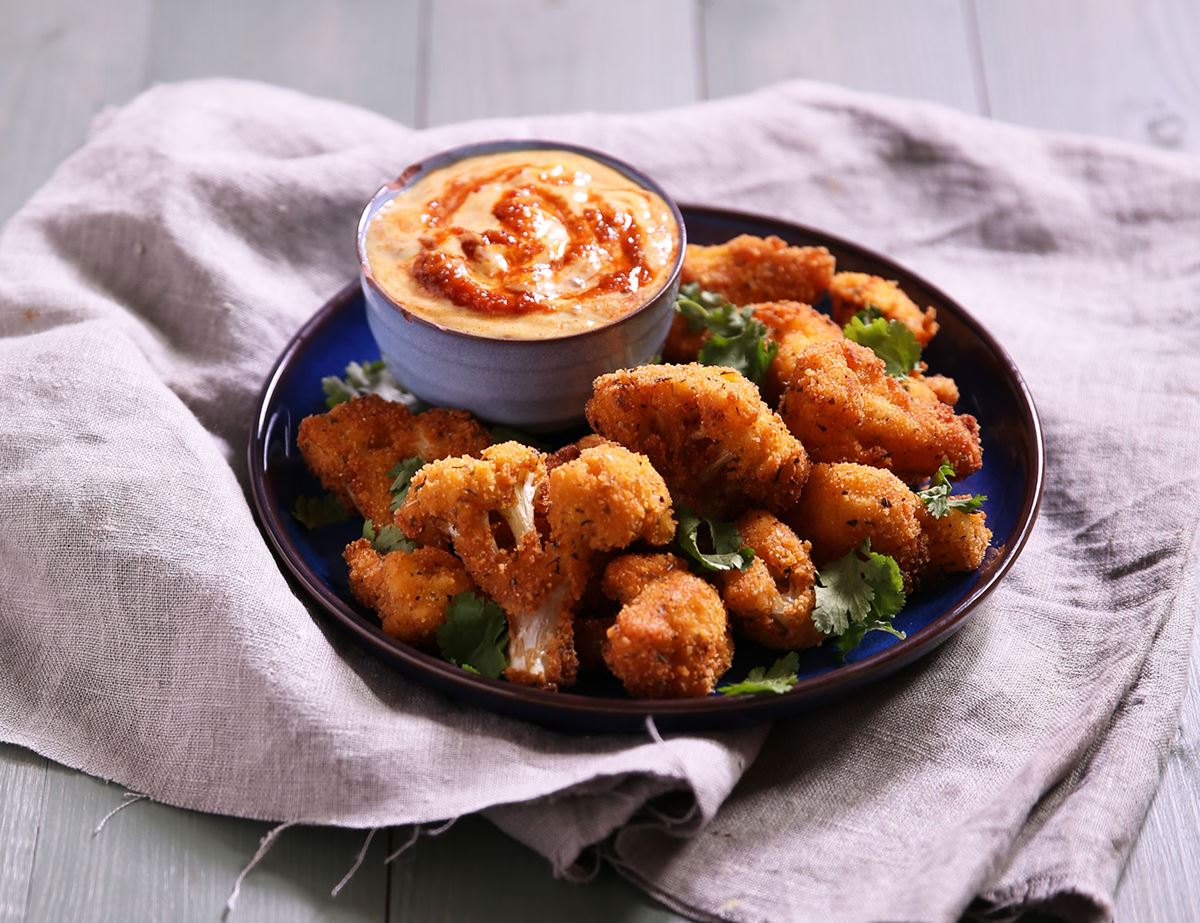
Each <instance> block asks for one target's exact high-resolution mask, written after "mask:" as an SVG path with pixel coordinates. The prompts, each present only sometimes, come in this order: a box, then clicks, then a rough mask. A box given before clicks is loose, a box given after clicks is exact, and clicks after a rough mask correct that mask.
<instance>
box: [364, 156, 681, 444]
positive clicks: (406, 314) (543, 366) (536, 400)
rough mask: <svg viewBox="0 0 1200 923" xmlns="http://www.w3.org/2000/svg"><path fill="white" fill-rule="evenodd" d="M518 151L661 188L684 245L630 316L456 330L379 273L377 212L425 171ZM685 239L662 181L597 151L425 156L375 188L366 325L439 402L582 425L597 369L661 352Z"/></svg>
mask: <svg viewBox="0 0 1200 923" xmlns="http://www.w3.org/2000/svg"><path fill="white" fill-rule="evenodd" d="M513 150H565V151H573V152H575V153H578V154H582V155H583V156H585V157H590V158H592V159H593V160H596V161H599V162H600V163H602V164H605V165H606V166H608V167H611V168H612V169H614V170H616V171H617V172H618V173H621V174H623V175H624V176H626V177H628V178H629V179H631V180H633V181H634V182H635V183H637V184H638V185H639V186H642V187H644V188H646V189H649V190H651V191H652V192H654V193H657V194H658V195H659V196H661V197H662V199H663V201H664V202H666V203H667V206H668V207H669V208H670V209H671V214H672V215H673V216H674V219H675V223H676V224H677V225H678V228H679V253H678V255H677V256H676V259H675V265H674V266H673V267H672V269H671V274H670V276H669V277H668V280H667V283H666V286H665V287H664V288H662V289H661V290H660V291H659V292H658V293H657V294H655V295H654V297H652V298H651V299H650V300H649V301H648V302H646V304H644V305H642V306H641V307H639V308H638V309H637V310H635V311H633V312H632V313H631V314H627V315H625V316H624V317H621V318H619V319H618V320H615V321H613V322H612V323H609V324H606V325H605V326H603V327H595V328H593V329H591V330H586V331H583V332H580V333H573V334H567V335H564V336H559V337H554V338H550V339H539V340H505V339H498V338H494V337H487V336H480V335H478V334H473V333H463V332H461V331H458V330H451V329H449V328H447V327H442V326H440V325H438V324H435V323H433V322H431V321H429V320H426V319H424V318H422V317H419V316H418V315H416V314H414V313H412V312H410V311H407V310H405V307H404V305H402V304H399V303H397V302H396V301H394V300H393V299H392V298H391V297H390V296H389V295H388V294H387V293H386V292H384V290H383V289H382V288H381V287H380V286H379V284H378V283H377V282H376V281H375V278H374V276H373V275H372V273H371V267H370V265H369V264H368V262H367V250H366V237H367V227H368V225H369V224H370V222H371V219H372V218H374V217H375V215H376V213H378V211H379V210H380V209H381V208H382V207H383V206H384V205H386V204H387V203H388V202H389V201H391V199H392V198H394V197H395V196H396V195H397V194H398V193H399V192H400V191H401V190H403V189H406V188H407V187H408V186H410V185H412V184H413V183H415V182H416V181H417V180H419V179H420V178H421V177H423V176H425V175H426V174H427V173H430V172H432V171H434V170H437V169H439V168H441V167H445V166H448V165H449V164H452V163H455V162H457V161H459V160H463V159H465V158H468V157H474V156H477V155H479V154H491V153H498V152H502V151H513ZM686 244H687V242H686V240H685V237H684V227H683V218H682V216H681V215H680V213H679V207H678V206H677V205H676V204H675V202H674V201H673V200H672V199H671V197H670V196H668V195H667V194H666V192H664V191H663V189H662V187H660V186H659V185H658V184H657V183H656V182H654V181H653V180H651V179H650V178H649V177H647V176H645V175H644V174H642V173H640V172H638V171H637V170H635V169H634V168H633V167H631V166H629V165H628V164H625V163H622V162H621V161H619V160H616V159H615V158H613V157H610V156H608V155H607V154H604V153H601V152H600V151H595V150H591V149H589V148H585V147H577V146H575V145H571V144H562V143H559V142H557V141H489V142H485V143H482V144H470V145H465V146H463V147H456V148H452V149H451V150H448V151H444V152H442V153H440V154H436V155H434V156H432V157H427V158H426V159H424V160H422V161H421V162H420V163H417V164H414V165H413V166H411V167H409V168H408V169H407V170H405V171H404V172H403V173H401V174H400V176H399V177H397V178H396V179H395V180H393V181H392V182H390V183H388V184H387V185H386V186H384V187H383V188H382V189H380V190H379V191H378V192H377V193H375V195H374V197H373V198H372V199H371V201H370V202H369V203H368V204H367V207H366V209H364V211H363V214H362V218H361V219H360V220H359V223H358V262H359V270H360V276H361V280H362V288H363V294H364V295H365V296H366V303H367V323H368V325H369V326H370V328H371V334H372V335H373V336H374V337H375V341H376V342H377V343H378V344H379V350H380V353H381V354H382V356H383V360H384V362H386V363H387V366H388V368H389V369H390V370H391V372H392V374H393V375H395V376H396V378H397V380H399V381H400V383H401V384H403V385H404V386H405V387H406V388H408V389H409V390H410V391H412V392H413V393H414V394H415V395H417V397H419V398H421V399H422V400H424V401H426V402H427V403H430V404H433V405H434V406H437V407H460V408H464V409H466V410H469V411H471V412H472V413H474V414H476V415H477V416H479V417H482V418H483V419H485V420H490V421H492V422H494V423H503V424H506V425H508V426H517V427H522V428H525V429H531V430H551V429H561V428H564V427H567V426H571V425H572V424H575V423H578V422H579V421H580V420H582V419H583V408H584V405H585V404H586V403H587V400H588V398H589V397H591V394H592V381H593V380H594V379H595V378H596V377H597V376H598V375H603V374H605V373H606V372H611V371H613V370H614V369H620V368H629V367H631V366H635V365H641V364H643V363H645V362H647V361H648V360H650V359H651V358H652V357H653V356H654V355H655V354H656V353H657V352H658V351H659V349H660V348H661V347H662V344H663V341H664V340H665V339H666V337H667V330H668V329H669V328H670V326H671V318H672V317H673V314H674V305H675V296H676V294H677V293H678V291H679V268H680V266H682V265H683V253H684V248H685V246H686Z"/></svg>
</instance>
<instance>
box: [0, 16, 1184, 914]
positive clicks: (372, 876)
mask: <svg viewBox="0 0 1200 923" xmlns="http://www.w3.org/2000/svg"><path fill="white" fill-rule="evenodd" d="M631 23H632V24H634V25H632V26H631ZM614 47H617V48H622V49H624V52H623V53H622V54H621V56H620V58H619V59H617V58H615V57H614V55H613V52H612V50H611V49H612V48H614ZM217 75H223V76H237V77H249V78H255V79H260V80H266V81H271V82H274V83H278V84H283V85H286V86H291V87H295V88H296V89H299V90H304V91H307V92H311V93H317V94H321V95H325V96H330V97H335V98H338V99H343V100H347V101H349V102H353V103H357V104H360V105H363V106H367V107H370V108H372V109H375V110H378V111H380V112H382V113H385V114H386V115H389V116H392V117H393V118H396V119H398V120H400V121H402V122H405V123H408V124H412V125H417V126H424V125H435V124H440V123H444V122H452V121H456V120H460V119H468V118H474V117H479V116H500V115H519V114H527V113H535V112H556V111H566V110H572V109H579V108H592V109H599V110H632V109H649V108H657V107H661V106H670V105H676V104H681V103H688V102H691V101H693V100H697V99H701V98H705V97H715V96H724V95H727V94H731V93H737V92H740V91H744V90H748V89H752V88H754V87H757V86H761V85H763V84H766V83H770V82H773V81H776V80H780V79H784V78H788V77H808V78H813V79H818V80H827V81H831V82H834V83H839V84H843V85H845V86H849V87H854V88H859V89H865V90H872V91H878V92H884V93H891V94H896V95H900V96H910V97H919V98H923V99H928V100H933V101H936V102H940V103H945V104H947V105H950V106H954V107H956V108H959V109H963V110H966V111H969V112H976V113H981V114H983V115H987V116H991V117H993V118H997V119H1003V120H1006V121H1011V122H1019V123H1022V124H1026V125H1033V126H1039V127H1044V128H1053V129H1062V130H1070V131H1082V132H1094V133H1098V134H1103V135H1110V136H1116V137H1121V138H1125V139H1128V140H1132V141H1135V142H1141V143H1144V144H1147V145H1155V146H1158V147H1162V148H1168V149H1174V150H1182V151H1191V152H1200V4H1198V3H1196V2H1195V0H1124V2H1123V0H910V2H907V3H903V4H900V3H891V2H884V0H877V2H871V0H791V2H789V0H753V2H733V0H604V2H594V0H593V2H588V0H505V2H498V0H491V2H489V0H391V2H389V0H262V2H257V0H210V2H193V0H102V2H92V0H34V2H30V0H0V221H2V220H4V219H6V218H7V217H8V216H9V215H10V214H12V212H14V211H15V210H16V209H17V208H18V207H19V206H20V204H21V203H22V202H23V201H24V200H25V199H26V198H27V197H28V196H29V194H30V193H32V192H33V190H34V189H35V188H37V187H38V186H39V185H40V184H41V183H42V182H43V181H44V180H45V179H46V178H47V177H48V176H49V175H50V173H51V172H52V171H53V169H54V167H55V165H56V164H57V163H58V162H59V161H60V160H61V159H62V158H63V157H65V156H66V155H67V154H69V153H70V152H71V151H72V150H73V149H74V148H75V147H76V146H78V145H79V144H80V143H81V141H82V140H83V138H84V136H85V133H86V130H87V126H88V123H89V121H90V120H91V118H92V117H93V116H94V115H95V114H96V113H97V112H98V111H99V110H100V109H101V108H103V107H104V106H106V105H109V104H113V103H121V102H124V101H126V100H128V99H129V98H130V97H131V96H133V95H134V94H135V93H137V92H138V91H139V90H141V89H142V88H144V87H146V86H148V85H150V84H153V83H156V82H160V81H168V80H179V79H184V78H192V77H205V76H217ZM0 602H2V601H0ZM1197 662H1200V653H1195V652H1194V656H1193V671H1192V672H1193V684H1192V687H1193V689H1194V686H1195V674H1196V669H1195V665H1196V663H1197ZM1198 725H1200V705H1198V702H1197V696H1196V693H1195V692H1194V691H1189V693H1188V697H1187V701H1186V703H1185V708H1184V719H1183V726H1182V730H1181V732H1180V734H1179V736H1178V738H1177V740H1176V745H1175V747H1174V748H1173V751H1172V754H1171V756H1170V759H1169V762H1168V765H1167V769H1166V775H1165V777H1164V782H1163V785H1162V788H1161V789H1160V791H1159V794H1158V797H1157V799H1156V800H1155V802H1154V805H1153V807H1152V809H1151V811H1150V814H1149V816H1148V818H1147V821H1146V825H1145V827H1144V829H1143V831H1142V835H1141V837H1140V839H1139V840H1138V842H1137V845H1136V847H1135V849H1134V852H1133V856H1132V858H1131V859H1130V862H1129V865H1128V867H1127V870H1126V873H1125V877H1124V879H1123V881H1122V884H1121V889H1120V892H1119V894H1118V918H1119V919H1122V920H1137V921H1177V920H1186V919H1195V918H1196V914H1197V908H1200V872H1198V869H1200V862H1198V861H1197V858H1198V850H1197V837H1198V834H1197V831H1200V773H1198V770H1197V742H1198V741H1200V730H1198ZM122 795H123V791H122V789H121V788H119V787H118V786H115V785H107V784H105V783H103V782H100V781H97V780H95V779H92V778H89V777H87V776H84V775H81V774H80V773H77V772H74V771H71V770H68V769H64V768H63V767H61V766H58V765H55V764H53V763H49V762H47V761H46V760H44V759H42V758H41V757H39V756H36V755H34V754H32V753H30V752H28V751H25V750H22V749H19V748H16V747H6V746H0V920H21V919H24V920H38V921H41V920H56V921H57V920H70V921H90V920H171V921H183V920H215V919H217V918H219V916H220V912H221V908H222V906H223V904H224V901H225V898H226V896H227V895H228V893H229V890H230V887H231V886H232V884H233V881H234V878H235V877H236V876H237V873H238V871H239V870H240V869H241V868H242V866H243V865H244V864H245V863H246V862H247V860H248V859H249V858H250V856H251V855H252V854H253V853H254V851H255V849H256V847H257V846H258V842H259V839H260V837H262V836H263V834H264V833H265V831H266V830H267V829H269V828H268V825H265V824H261V823H252V822H248V821H240V820H234V819H231V818H224V817H215V816H209V815H203V814H195V813H190V812H187V811H180V810H176V809H173V808H167V807H163V806H161V805H156V804H152V803H149V802H145V801H143V802H139V803H136V804H133V805H132V806H130V807H129V808H128V809H127V810H124V811H122V812H121V813H120V814H118V815H116V816H115V817H114V818H113V819H112V820H111V821H110V822H109V823H108V825H107V826H106V828H105V830H104V831H103V833H101V834H100V835H99V836H94V835H93V830H94V828H95V827H96V825H97V824H98V823H99V821H100V820H101V818H102V817H103V816H104V815H105V814H106V813H107V812H108V811H110V810H112V809H113V808H114V807H116V806H117V805H119V804H120V803H121V800H122ZM407 835H408V832H407V831H406V830H392V831H388V832H386V835H385V834H384V833H381V834H380V835H378V836H376V837H375V838H374V841H373V842H372V844H371V847H370V850H369V852H368V856H367V861H366V862H365V863H364V865H363V867H362V869H361V870H360V871H359V872H358V874H357V875H356V876H355V877H354V879H353V880H352V882H351V883H350V885H349V886H348V887H347V888H346V889H345V890H344V891H343V892H342V893H341V895H340V896H339V897H337V898H333V897H331V896H330V891H331V889H332V888H333V886H334V884H335V883H336V882H337V881H339V879H341V878H342V876H343V875H344V874H345V873H346V871H347V870H348V869H349V867H350V866H351V864H352V863H353V861H354V857H355V855H356V853H357V852H358V850H359V848H360V847H361V845H362V842H363V835H362V834H361V833H357V832H347V831H339V830H331V829H324V828H292V829H289V830H287V831H285V832H284V833H283V834H282V835H281V836H280V838H279V840H278V844H277V845H276V847H275V848H274V850H273V851H272V852H271V853H270V854H269V855H268V856H267V858H266V859H265V861H264V862H263V863H262V864H261V865H260V866H258V867H257V868H256V869H255V870H254V872H253V873H252V874H251V875H250V876H249V877H248V879H247V881H246V883H245V885H244V887H243V889H242V896H241V901H240V904H239V906H238V912H237V914H236V917H238V918H242V919H247V920H288V921H294V920H307V919H336V920H385V919H392V920H401V919H403V920H416V921H425V920H446V921H451V920H455V921H457V920H470V919H477V918H482V917H484V916H485V915H486V916H488V917H490V918H492V919H497V920H518V919H523V918H525V917H528V916H529V915H530V914H531V913H534V914H536V916H537V917H539V918H546V919H557V918H565V917H568V916H570V917H572V918H573V919H574V920H575V921H577V923H587V921H592V920H596V921H601V920H662V919H675V917H674V915H673V914H671V913H670V912H669V911H667V910H666V909H665V908H663V907H661V906H659V905H657V904H655V903H654V902H653V901H651V900H650V899H649V898H647V897H645V896H644V895H642V894H641V893H640V892H638V891H637V890H636V889H634V888H633V887H631V886H629V885H627V884H626V883H624V881H622V880H621V879H619V878H617V877H616V875H615V874H613V873H612V872H605V873H603V874H601V875H600V877H599V879H598V880H597V881H596V882H595V883H593V884H590V885H587V886H579V885H572V884H568V883H566V882H561V881H555V880H553V879H552V878H551V877H550V875H549V873H548V870H547V867H546V865H545V863H544V862H542V860H541V859H540V858H539V857H537V856H536V855H534V854H533V853H531V852H529V851H528V850H526V849H524V848H523V847H521V846H518V845H517V844H515V843H513V842H512V841H510V840H507V839H506V838H505V837H504V836H503V835H501V834H500V833H499V832H498V831H496V830H495V829H494V828H492V827H491V826H490V825H488V824H487V823H485V822H483V821H480V820H478V819H474V818H468V819H465V820H462V821H460V822H459V823H458V824H457V825H455V827H454V828H453V829H451V830H450V831H449V832H447V833H445V834H444V835H442V836H440V837H438V838H434V839H422V840H421V842H420V843H419V845H418V846H417V848H415V849H413V850H411V851H410V852H409V853H408V854H406V855H405V857H403V858H401V859H400V860H398V861H396V862H395V863H393V864H392V865H391V866H388V867H386V868H385V866H384V865H383V864H382V860H383V858H384V856H385V855H387V854H388V853H389V852H390V850H391V849H393V848H395V847H396V846H398V845H399V844H400V843H403V842H404V840H405V839H406V838H407Z"/></svg>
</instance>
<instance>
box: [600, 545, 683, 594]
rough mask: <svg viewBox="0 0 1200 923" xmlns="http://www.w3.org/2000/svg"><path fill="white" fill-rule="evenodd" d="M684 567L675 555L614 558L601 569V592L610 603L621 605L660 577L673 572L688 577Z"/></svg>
mask: <svg viewBox="0 0 1200 923" xmlns="http://www.w3.org/2000/svg"><path fill="white" fill-rule="evenodd" d="M687 569H688V567H687V563H686V562H685V561H684V560H683V558H681V557H679V556H678V555H674V554H670V553H665V554H626V555H622V556H621V557H619V558H614V559H613V560H612V561H610V562H609V564H608V567H606V568H604V580H603V581H602V582H601V584H600V589H601V590H602V591H603V593H604V595H605V596H607V597H608V598H609V599H612V600H615V601H616V602H619V603H621V604H622V605H624V604H625V603H628V602H632V601H633V600H634V598H635V597H636V596H637V595H638V594H639V593H641V592H642V590H644V589H646V587H648V586H649V585H650V584H651V583H653V582H654V581H655V580H657V579H658V578H659V577H665V576H666V575H667V574H669V573H672V572H673V571H679V572H681V573H687Z"/></svg>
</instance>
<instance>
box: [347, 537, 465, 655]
mask: <svg viewBox="0 0 1200 923" xmlns="http://www.w3.org/2000/svg"><path fill="white" fill-rule="evenodd" d="M343 557H344V558H345V559H346V564H347V565H348V567H349V568H350V592H351V593H353V594H354V598H355V599H357V600H358V601H359V602H360V603H362V604H363V605H364V606H367V607H368V608H371V609H374V610H375V611H376V613H378V615H379V619H380V621H381V622H382V623H383V630H384V632H385V633H387V634H388V635H391V636H392V637H393V638H396V639H397V640H400V641H404V642H406V643H408V644H412V645H415V646H417V647H433V646H434V642H435V641H436V639H437V630H438V628H440V627H441V625H442V623H443V622H444V621H445V620H446V606H447V605H448V604H449V603H450V600H451V599H452V598H453V597H454V596H456V595H457V594H459V593H466V592H468V591H469V590H474V589H475V584H474V583H473V582H472V581H471V578H470V577H468V576H467V572H466V570H465V569H464V568H463V565H462V562H460V561H459V560H458V558H456V557H455V556H454V555H452V554H450V553H449V552H447V551H442V550H441V549H440V548H418V549H416V550H415V551H412V552H405V551H393V552H391V553H389V554H386V555H381V554H380V553H379V552H378V551H376V550H375V549H374V548H373V547H372V546H371V543H370V542H369V541H367V539H365V538H360V539H358V540H357V541H354V542H351V543H350V544H349V545H347V546H346V550H345V552H344V554H343Z"/></svg>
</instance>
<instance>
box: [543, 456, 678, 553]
mask: <svg viewBox="0 0 1200 923" xmlns="http://www.w3.org/2000/svg"><path fill="white" fill-rule="evenodd" d="M548 500H549V511H548V513H547V518H548V519H549V522H550V530H551V533H552V534H553V535H555V536H558V537H560V540H563V538H565V537H566V536H577V537H579V536H585V537H586V539H580V538H577V539H576V541H577V542H580V541H585V543H586V545H587V547H588V548H591V549H592V550H595V551H610V550H613V549H616V548H624V547H625V546H627V545H630V544H632V543H633V542H635V541H638V540H639V539H640V540H642V541H644V542H647V543H649V544H651V545H665V544H667V543H668V542H670V541H671V539H672V538H674V537H675V518H674V517H673V516H672V515H671V495H670V492H669V491H668V490H667V485H666V483H665V482H664V481H663V479H662V478H661V477H660V476H659V474H658V472H657V471H655V470H654V468H653V467H652V466H651V464H650V460H649V459H648V458H646V456H645V455H639V454H637V453H636V452H631V451H629V449H627V448H625V447H624V446H622V445H617V444H616V443H607V444H603V445H592V446H590V447H588V448H585V449H583V450H582V451H580V453H579V457H578V458H576V459H574V460H573V461H569V462H566V463H565V464H562V465H559V466H557V467H556V468H554V469H553V470H551V472H550V489H549V494H548Z"/></svg>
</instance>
